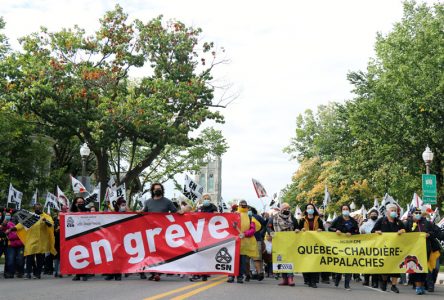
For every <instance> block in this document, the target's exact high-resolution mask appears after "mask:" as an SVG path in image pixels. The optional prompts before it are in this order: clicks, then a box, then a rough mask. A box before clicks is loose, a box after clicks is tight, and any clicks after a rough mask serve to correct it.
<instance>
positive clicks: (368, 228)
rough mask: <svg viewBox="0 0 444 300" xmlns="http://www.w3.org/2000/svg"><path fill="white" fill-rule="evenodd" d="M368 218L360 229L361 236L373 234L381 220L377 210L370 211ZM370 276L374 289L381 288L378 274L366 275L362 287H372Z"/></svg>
mask: <svg viewBox="0 0 444 300" xmlns="http://www.w3.org/2000/svg"><path fill="white" fill-rule="evenodd" d="M367 216H368V218H367V219H366V220H364V222H363V223H362V225H361V227H359V232H360V233H361V234H368V233H371V232H372V230H373V227H374V226H375V224H376V221H377V220H378V218H379V212H378V210H377V209H376V208H372V209H370V211H369V212H368V214H367ZM370 276H371V284H372V288H375V289H377V288H378V286H379V275H378V274H373V275H369V274H364V282H363V283H362V285H365V286H369V285H370Z"/></svg>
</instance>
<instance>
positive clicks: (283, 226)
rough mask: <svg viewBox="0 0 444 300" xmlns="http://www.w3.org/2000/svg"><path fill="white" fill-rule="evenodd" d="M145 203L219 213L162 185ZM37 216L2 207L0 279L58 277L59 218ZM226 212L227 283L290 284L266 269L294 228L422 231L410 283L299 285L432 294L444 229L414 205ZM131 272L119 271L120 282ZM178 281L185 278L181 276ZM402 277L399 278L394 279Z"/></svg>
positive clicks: (119, 206) (375, 280)
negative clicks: (235, 240) (404, 211)
mask: <svg viewBox="0 0 444 300" xmlns="http://www.w3.org/2000/svg"><path fill="white" fill-rule="evenodd" d="M150 192H151V198H150V199H148V200H146V201H145V203H144V206H143V209H142V210H141V211H143V212H169V213H180V214H182V213H187V212H206V213H217V212H218V208H217V207H216V205H214V204H213V203H212V202H211V197H210V195H209V194H204V195H203V196H202V199H200V200H199V201H198V202H197V205H196V206H195V207H192V206H191V205H189V204H188V203H187V202H182V203H180V204H178V203H175V202H173V201H171V200H169V199H168V198H166V197H165V196H164V194H165V190H164V187H163V185H162V184H160V183H154V184H152V186H151V189H150ZM109 208H110V210H111V211H114V212H128V211H129V208H128V205H127V203H126V201H125V199H124V198H119V199H117V200H116V201H113V202H112V203H110V207H109ZM33 209H34V212H35V213H36V214H38V215H39V216H40V219H39V220H38V221H37V222H36V223H35V224H34V225H32V226H31V227H30V228H29V229H27V228H25V227H24V226H23V225H22V224H20V223H18V222H17V219H16V218H15V216H14V213H15V211H14V210H13V209H4V210H3V212H2V214H1V219H0V225H1V227H0V257H1V256H2V255H4V256H5V267H4V278H6V279H8V278H14V277H17V278H25V279H31V278H34V279H40V278H41V276H42V273H44V274H47V275H53V276H54V277H56V278H60V277H63V276H62V274H61V273H60V225H59V220H58V216H57V215H55V216H53V217H51V216H50V215H49V214H46V213H45V212H44V211H43V210H42V205H41V204H39V203H37V204H35V205H34V207H33ZM97 210H98V209H97V208H96V207H94V206H91V205H85V199H84V198H83V197H76V198H75V199H74V200H73V202H72V205H71V207H69V208H68V207H62V212H83V213H86V212H94V211H97ZM231 212H232V213H238V214H239V215H240V223H239V224H237V230H238V232H239V237H240V239H241V246H240V259H239V260H238V261H239V274H238V276H236V277H234V276H229V277H228V280H227V282H229V283H233V282H237V283H244V282H248V281H250V280H258V281H262V280H263V279H264V278H265V277H275V278H276V279H279V278H281V281H280V282H279V283H278V284H279V286H295V279H294V274H293V273H292V272H291V271H289V272H287V273H281V274H273V268H272V257H271V256H272V255H271V254H272V241H273V236H274V234H275V233H276V232H282V231H292V232H295V234H298V233H300V232H304V231H315V232H322V231H329V232H335V233H336V234H338V235H344V234H345V235H355V234H370V233H376V234H384V232H396V233H398V234H404V233H405V232H425V233H426V249H427V259H428V260H429V264H428V269H429V270H428V273H422V274H410V276H409V278H408V281H407V278H406V275H405V274H372V275H369V274H340V273H316V272H307V273H303V274H302V275H303V281H304V284H305V285H307V286H309V287H311V288H317V287H318V284H319V282H321V283H324V284H329V283H330V279H331V280H332V281H333V283H334V285H335V286H336V287H339V284H340V282H341V280H342V277H343V275H344V288H345V289H346V290H351V286H350V283H351V281H352V280H353V279H354V280H355V281H362V279H361V276H363V278H364V280H363V285H365V286H371V287H373V288H380V289H381V290H382V291H386V290H387V288H388V284H389V283H390V284H391V287H390V290H391V291H392V292H395V293H399V289H398V287H397V285H398V284H407V282H410V283H411V285H412V287H413V288H414V289H415V290H416V294H418V295H422V294H424V293H425V291H426V290H427V291H428V292H434V288H435V282H436V280H437V275H438V272H439V259H440V254H441V252H442V246H441V244H440V241H442V240H444V231H443V230H442V229H441V228H439V227H438V226H437V225H436V224H434V223H433V222H431V221H429V220H428V214H427V213H426V212H424V211H423V210H421V208H416V209H415V210H414V211H413V212H412V213H410V214H409V215H408V217H407V219H405V220H401V218H400V215H399V207H398V206H397V205H394V204H389V205H387V206H386V210H385V215H382V216H381V215H379V210H378V209H376V208H372V209H371V210H370V211H369V212H368V214H367V215H364V216H362V215H356V216H355V217H352V216H351V209H350V206H349V205H342V207H341V214H340V215H339V216H338V217H336V218H335V219H334V220H326V219H325V217H324V215H323V211H322V210H321V209H318V208H316V206H315V205H314V204H312V203H308V204H307V205H306V206H305V208H304V212H303V215H302V217H301V218H299V219H296V218H295V216H294V215H293V214H292V212H291V207H290V205H289V204H288V203H283V204H281V205H280V207H279V208H275V209H273V210H272V211H270V212H264V213H262V214H261V215H259V214H258V212H257V210H256V209H255V208H254V207H252V206H249V205H248V203H247V201H245V200H241V201H239V203H238V204H234V205H233V206H232V207H231ZM91 276H93V275H89V274H77V275H75V276H73V278H72V280H73V281H79V280H82V281H87V280H88V278H90V277H91ZM127 276H129V274H125V277H127ZM139 276H140V279H147V278H148V280H153V281H159V280H160V278H161V274H159V273H151V274H150V276H149V277H147V276H146V275H145V273H139ZM181 277H184V276H183V275H182V276H181ZM208 277H209V275H208V274H195V275H190V276H189V280H190V281H197V280H202V281H206V280H207V279H208ZM399 278H401V281H399ZM104 279H105V280H118V281H120V280H122V274H104Z"/></svg>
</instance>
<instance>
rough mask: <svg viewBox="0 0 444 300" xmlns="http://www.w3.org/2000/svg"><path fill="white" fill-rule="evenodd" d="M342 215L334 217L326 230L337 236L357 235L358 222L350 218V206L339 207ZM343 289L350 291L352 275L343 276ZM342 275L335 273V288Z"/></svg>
mask: <svg viewBox="0 0 444 300" xmlns="http://www.w3.org/2000/svg"><path fill="white" fill-rule="evenodd" d="M341 211H342V214H341V215H339V216H338V217H336V219H334V220H333V222H332V223H331V226H330V227H329V228H328V231H330V232H336V234H338V235H342V234H345V235H347V236H351V235H354V234H359V225H358V222H357V221H356V220H355V219H353V218H351V217H350V212H351V209H350V206H349V205H348V204H344V205H342V206H341ZM344 277H345V281H344V288H345V289H346V290H347V291H351V288H350V280H351V278H352V274H344ZM341 278H342V274H339V273H337V274H336V278H335V287H338V286H339V282H340V281H341Z"/></svg>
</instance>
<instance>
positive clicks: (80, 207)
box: [77, 203, 85, 209]
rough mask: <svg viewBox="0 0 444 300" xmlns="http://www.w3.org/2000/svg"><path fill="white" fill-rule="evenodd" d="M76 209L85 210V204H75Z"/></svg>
mask: <svg viewBox="0 0 444 300" xmlns="http://www.w3.org/2000/svg"><path fill="white" fill-rule="evenodd" d="M77 208H79V209H83V208H85V204H83V203H81V204H77Z"/></svg>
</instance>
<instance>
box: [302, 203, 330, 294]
mask: <svg viewBox="0 0 444 300" xmlns="http://www.w3.org/2000/svg"><path fill="white" fill-rule="evenodd" d="M295 231H296V232H297V233H298V232H300V231H303V232H304V231H318V232H322V231H324V222H322V218H321V217H320V216H319V213H318V211H317V209H316V207H315V206H314V204H312V203H309V204H307V205H306V206H305V210H304V217H303V218H302V219H300V220H299V223H298V228H297V229H296V230H295ZM302 275H303V276H304V283H305V282H306V283H307V284H308V286H309V287H312V288H317V287H318V286H317V283H318V282H319V273H314V272H310V273H302Z"/></svg>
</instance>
